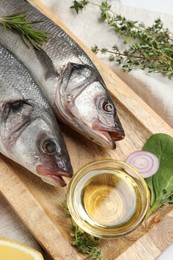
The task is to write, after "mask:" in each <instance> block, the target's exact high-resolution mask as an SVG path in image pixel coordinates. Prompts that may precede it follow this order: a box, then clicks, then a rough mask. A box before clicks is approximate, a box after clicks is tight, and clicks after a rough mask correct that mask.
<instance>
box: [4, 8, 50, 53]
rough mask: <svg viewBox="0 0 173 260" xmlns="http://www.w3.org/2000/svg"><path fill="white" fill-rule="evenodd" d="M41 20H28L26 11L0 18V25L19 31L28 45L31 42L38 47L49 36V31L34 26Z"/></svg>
mask: <svg viewBox="0 0 173 260" xmlns="http://www.w3.org/2000/svg"><path fill="white" fill-rule="evenodd" d="M40 22H41V21H32V22H31V21H28V20H27V19H26V13H25V12H21V13H17V14H12V15H8V16H3V17H1V18H0V25H2V26H4V27H5V28H6V29H10V30H12V31H16V32H18V33H19V34H20V35H21V37H22V39H23V41H24V42H25V44H26V45H27V46H28V47H29V44H31V45H33V46H34V47H35V48H37V49H38V48H39V45H41V44H43V43H44V42H45V41H46V40H47V37H48V36H47V33H45V32H43V31H40V30H38V29H36V28H33V27H32V24H35V23H40Z"/></svg>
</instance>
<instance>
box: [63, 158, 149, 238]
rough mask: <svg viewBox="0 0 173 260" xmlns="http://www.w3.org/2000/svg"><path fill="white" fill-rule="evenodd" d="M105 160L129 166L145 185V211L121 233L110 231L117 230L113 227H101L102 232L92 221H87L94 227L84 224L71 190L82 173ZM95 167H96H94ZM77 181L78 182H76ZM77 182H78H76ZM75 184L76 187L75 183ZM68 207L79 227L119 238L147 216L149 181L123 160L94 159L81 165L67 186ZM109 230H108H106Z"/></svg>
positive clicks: (96, 234)
mask: <svg viewBox="0 0 173 260" xmlns="http://www.w3.org/2000/svg"><path fill="white" fill-rule="evenodd" d="M104 162H112V163H117V164H120V165H122V166H125V167H127V168H129V169H130V170H131V171H132V172H133V173H135V175H136V177H138V179H139V181H140V183H141V186H142V187H143V191H144V193H145V202H146V203H145V207H144V210H143V213H142V214H141V216H140V218H139V219H137V221H136V222H135V223H134V224H133V225H132V227H130V228H128V230H124V231H120V233H112V234H111V233H110V230H111V231H115V228H114V230H113V229H111V228H107V229H106V228H105V229H104V231H103V229H100V230H102V231H103V233H101V232H100V231H99V227H95V226H94V227H93V226H92V225H91V224H90V223H87V224H86V223H85V224H86V225H87V226H89V227H92V229H90V228H87V226H85V225H83V223H84V222H85V220H82V218H81V216H80V212H77V213H78V214H76V211H75V210H74V202H73V201H72V197H73V196H71V195H72V194H71V192H72V191H73V190H74V188H75V186H76V185H77V183H78V182H79V180H80V178H79V177H80V175H81V173H82V172H83V171H84V170H86V169H87V168H89V167H91V166H94V165H95V166H97V165H99V164H100V163H104ZM93 169H94V168H93ZM87 174H89V172H88V173H84V174H83V175H82V176H81V177H82V178H83V176H85V175H87ZM76 181H77V182H76ZM75 182H76V183H75ZM74 184H75V186H74V188H73V185H74ZM66 198H67V207H68V210H69V213H70V215H71V217H72V219H73V221H74V222H75V223H76V224H77V225H78V226H79V228H81V229H82V230H83V231H85V232H87V233H88V234H90V235H92V236H94V237H98V238H102V239H113V238H117V237H120V236H123V235H127V234H129V233H131V232H132V231H134V230H135V229H136V228H137V227H138V226H139V225H140V224H141V222H142V221H143V219H144V218H145V215H146V213H147V210H148V208H149V204H150V192H149V188H148V186H147V183H146V182H145V180H144V178H143V177H142V175H141V174H140V173H139V172H138V171H137V170H136V169H135V168H133V167H132V166H131V165H129V164H127V163H125V162H124V161H122V160H116V159H111V158H104V159H98V160H92V161H90V162H88V163H86V164H84V165H83V166H82V167H80V168H79V169H78V170H77V171H76V172H75V174H74V176H73V177H72V179H71V180H70V182H69V185H68V188H67V196H66ZM106 231H107V232H106Z"/></svg>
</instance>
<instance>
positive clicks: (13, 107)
mask: <svg viewBox="0 0 173 260" xmlns="http://www.w3.org/2000/svg"><path fill="white" fill-rule="evenodd" d="M23 105H24V102H23V100H17V101H15V102H13V103H10V104H9V109H10V110H11V111H13V112H14V113H16V112H19V111H21V109H22V107H23Z"/></svg>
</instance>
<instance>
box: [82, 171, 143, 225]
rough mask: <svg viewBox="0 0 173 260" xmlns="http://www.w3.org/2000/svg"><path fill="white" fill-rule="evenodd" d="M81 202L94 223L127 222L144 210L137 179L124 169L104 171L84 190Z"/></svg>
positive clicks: (89, 182)
mask: <svg viewBox="0 0 173 260" xmlns="http://www.w3.org/2000/svg"><path fill="white" fill-rule="evenodd" d="M81 197H82V198H81V201H82V204H83V207H84V210H85V211H86V213H87V215H88V217H89V219H90V221H91V222H92V225H99V226H103V227H108V228H109V227H114V226H120V225H124V224H125V223H127V222H128V225H129V224H130V222H131V221H130V219H132V222H133V221H134V220H135V215H136V216H137V215H138V213H139V212H140V211H141V204H142V203H141V195H140V191H139V187H138V185H137V183H136V182H135V180H134V179H133V178H132V177H131V176H129V175H128V174H127V173H125V172H123V171H115V170H111V169H109V170H106V171H105V170H102V171H99V174H96V176H93V177H92V178H91V179H90V180H89V181H88V182H87V183H86V185H85V186H84V188H83V190H82V192H81Z"/></svg>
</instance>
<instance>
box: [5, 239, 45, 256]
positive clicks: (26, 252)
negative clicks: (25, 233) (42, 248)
mask: <svg viewBox="0 0 173 260" xmlns="http://www.w3.org/2000/svg"><path fill="white" fill-rule="evenodd" d="M0 259H1V260H44V259H43V256H42V255H41V253H40V252H38V251H37V250H35V249H33V248H31V247H28V246H26V245H24V244H21V243H18V242H16V241H13V240H8V239H5V238H1V239H0Z"/></svg>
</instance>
